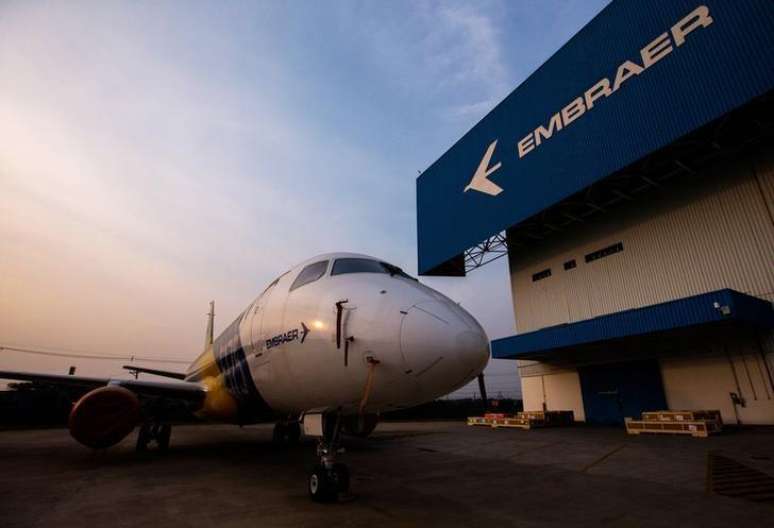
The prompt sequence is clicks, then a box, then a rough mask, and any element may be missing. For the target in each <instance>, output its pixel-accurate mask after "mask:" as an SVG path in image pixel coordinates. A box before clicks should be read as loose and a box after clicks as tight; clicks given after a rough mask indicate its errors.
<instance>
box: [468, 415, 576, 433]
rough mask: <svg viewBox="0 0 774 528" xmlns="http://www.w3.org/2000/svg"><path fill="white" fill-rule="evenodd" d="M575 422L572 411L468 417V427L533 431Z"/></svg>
mask: <svg viewBox="0 0 774 528" xmlns="http://www.w3.org/2000/svg"><path fill="white" fill-rule="evenodd" d="M573 422H574V414H573V412H572V411H526V412H520V413H517V414H516V415H513V416H509V415H506V414H502V413H487V414H485V415H484V416H470V417H468V425H485V426H489V427H492V428H493V429H496V428H498V427H514V428H518V429H532V428H535V427H555V426H560V425H571V424H572V423H573Z"/></svg>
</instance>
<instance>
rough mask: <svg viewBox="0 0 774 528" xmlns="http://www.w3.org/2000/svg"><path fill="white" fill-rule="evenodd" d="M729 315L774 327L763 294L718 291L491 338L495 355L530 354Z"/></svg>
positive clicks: (732, 318)
mask: <svg viewBox="0 0 774 528" xmlns="http://www.w3.org/2000/svg"><path fill="white" fill-rule="evenodd" d="M715 303H717V305H718V307H719V308H716V307H715ZM724 307H727V310H726V309H725V308H724ZM729 320H730V321H735V322H738V323H748V324H752V325H757V326H761V327H764V328H770V327H774V309H772V306H771V303H769V302H767V301H765V300H763V299H758V298H757V297H752V296H750V295H745V294H743V293H739V292H737V291H734V290H729V289H725V290H718V291H714V292H710V293H704V294H701V295H695V296H693V297H686V298H683V299H677V300H675V301H670V302H665V303H661V304H654V305H652V306H646V307H644V308H636V309H633V310H626V311H624V312H618V313H614V314H610V315H603V316H600V317H596V318H594V319H588V320H586V321H580V322H578V323H571V324H564V325H558V326H551V327H548V328H543V329H542V330H537V331H535V332H528V333H526V334H520V335H515V336H511V337H506V338H503V339H496V340H494V341H492V357H493V358H496V359H527V358H529V357H531V356H534V355H535V354H539V353H541V355H543V354H545V353H546V352H549V351H551V350H559V349H566V348H569V347H572V346H577V345H583V344H588V343H598V342H602V341H607V340H610V339H619V338H622V337H628V336H636V335H645V334H653V333H657V332H664V331H667V330H672V329H675V328H683V327H688V326H695V325H700V324H707V323H713V322H720V321H729Z"/></svg>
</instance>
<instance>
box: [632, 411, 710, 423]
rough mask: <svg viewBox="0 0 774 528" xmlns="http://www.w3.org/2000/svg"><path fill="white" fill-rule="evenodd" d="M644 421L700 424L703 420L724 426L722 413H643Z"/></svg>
mask: <svg viewBox="0 0 774 528" xmlns="http://www.w3.org/2000/svg"><path fill="white" fill-rule="evenodd" d="M642 419H643V420H644V421H648V422H650V421H655V422H698V421H702V420H703V421H708V422H716V423H718V424H719V425H721V426H722V425H723V419H722V418H721V417H720V411H648V412H644V413H642Z"/></svg>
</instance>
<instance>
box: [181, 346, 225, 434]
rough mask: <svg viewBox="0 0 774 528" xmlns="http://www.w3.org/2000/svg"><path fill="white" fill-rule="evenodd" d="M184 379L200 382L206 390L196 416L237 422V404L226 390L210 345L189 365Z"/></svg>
mask: <svg viewBox="0 0 774 528" xmlns="http://www.w3.org/2000/svg"><path fill="white" fill-rule="evenodd" d="M185 379H186V381H198V382H201V383H202V384H203V385H204V386H205V388H206V389H207V395H206V396H205V398H204V403H203V404H202V407H201V408H200V409H199V410H198V411H197V412H196V415H197V416H199V417H201V418H208V419H212V420H218V421H225V422H236V421H237V417H238V406H237V402H236V400H235V399H234V397H233V396H232V395H231V393H230V392H229V391H228V389H227V388H226V384H225V380H224V378H223V374H222V373H221V372H220V369H219V368H218V363H217V361H215V354H214V352H213V350H212V345H208V346H207V349H206V350H205V351H204V352H202V353H201V354H200V355H199V357H197V358H196V360H194V362H193V363H191V366H190V367H188V372H186V376H185Z"/></svg>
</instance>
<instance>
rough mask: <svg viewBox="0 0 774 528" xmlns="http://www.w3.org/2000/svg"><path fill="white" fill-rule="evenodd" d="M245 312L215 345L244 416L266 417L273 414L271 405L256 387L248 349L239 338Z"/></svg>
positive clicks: (230, 391)
mask: <svg viewBox="0 0 774 528" xmlns="http://www.w3.org/2000/svg"><path fill="white" fill-rule="evenodd" d="M241 320H242V315H240V316H239V317H237V319H236V321H234V322H233V323H231V325H230V326H229V327H228V328H226V330H224V331H223V333H222V334H220V335H219V336H218V338H217V339H216V340H215V342H214V343H213V344H212V348H213V352H214V355H215V362H216V363H217V364H218V369H219V370H220V372H221V373H222V374H223V378H224V381H225V384H226V388H227V389H228V391H229V393H231V395H232V396H233V397H234V399H235V400H236V401H237V403H238V404H239V410H240V415H242V416H244V417H246V418H247V417H256V416H264V415H266V414H270V413H271V409H270V407H269V405H268V404H267V403H266V400H264V399H263V397H262V396H261V393H260V392H259V391H258V388H257V387H256V386H255V382H254V381H253V377H252V375H251V374H250V366H249V365H248V364H247V357H246V356H245V350H244V348H243V347H242V343H241V340H240V338H239V323H240V321H241Z"/></svg>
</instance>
